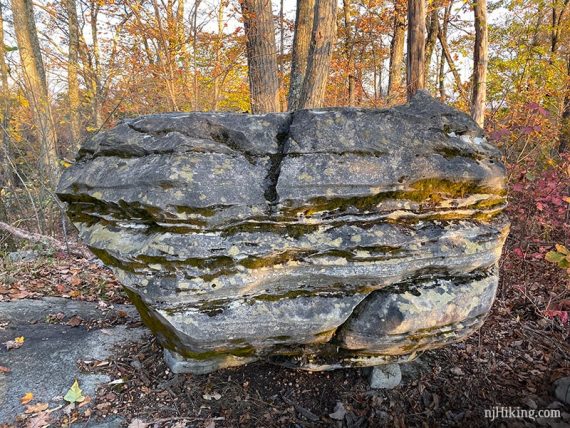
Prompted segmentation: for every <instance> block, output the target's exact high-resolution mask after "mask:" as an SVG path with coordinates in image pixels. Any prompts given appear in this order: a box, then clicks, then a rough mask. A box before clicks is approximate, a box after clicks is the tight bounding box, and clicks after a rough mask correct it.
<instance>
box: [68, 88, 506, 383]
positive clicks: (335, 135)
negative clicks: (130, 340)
mask: <svg viewBox="0 0 570 428" xmlns="http://www.w3.org/2000/svg"><path fill="white" fill-rule="evenodd" d="M57 193H58V196H59V198H60V199H61V200H62V201H64V202H67V204H68V205H67V206H68V215H69V217H70V219H71V221H72V222H73V223H74V224H75V225H76V226H77V228H78V229H79V232H80V235H81V238H82V239H83V240H84V241H85V243H86V244H87V245H88V246H89V248H90V249H91V250H92V251H93V252H94V253H95V254H96V255H97V256H98V257H99V258H100V259H101V260H102V261H103V262H104V263H106V264H107V265H108V266H111V267H112V268H113V269H114V271H115V272H116V274H117V276H118V278H119V279H120V281H121V282H122V283H123V285H124V286H125V288H126V290H127V293H128V294H129V296H130V297H131V299H132V301H133V302H134V304H135V305H136V306H137V308H138V310H139V312H140V314H141V317H142V319H143V321H144V322H145V323H146V324H147V325H148V327H150V329H151V330H152V331H153V332H154V333H155V334H156V336H157V337H158V338H159V340H160V342H161V343H162V345H163V346H164V348H165V353H166V357H167V358H166V359H167V362H168V363H169V364H170V366H171V367H172V368H173V370H175V371H190V372H194V373H206V372H209V371H212V370H215V369H217V368H222V367H228V366H234V365H240V364H244V363H247V362H250V361H254V360H256V359H259V358H271V359H273V360H274V361H277V362H281V363H283V364H286V365H289V366H292V367H300V368H306V369H315V370H324V369H331V368H337V367H347V366H370V365H377V364H381V363H389V362H394V361H399V360H403V359H404V360H405V359H409V358H413V356H414V355H415V353H417V352H418V351H422V350H425V349H428V348H434V347H439V346H442V345H445V344H447V343H450V342H453V341H456V340H460V339H462V338H465V337H466V336H467V335H469V334H470V333H472V332H473V331H475V330H476V329H477V328H479V327H480V326H481V324H482V322H483V320H484V318H485V315H486V314H487V313H488V311H489V309H490V307H491V304H492V302H493V299H494V296H495V292H496V288H497V279H498V277H497V275H498V271H497V261H498V259H499V257H500V254H501V248H502V245H503V242H504V240H505V238H506V235H507V233H508V221H507V220H506V217H505V216H504V214H502V210H503V208H504V207H505V204H506V200H505V182H504V168H503V166H502V164H501V162H500V154H499V152H498V150H497V149H496V148H495V147H494V146H493V145H491V144H490V143H488V142H487V140H486V139H485V137H484V135H483V132H482V130H481V129H480V128H479V127H478V126H477V125H476V124H475V123H474V122H473V121H472V120H471V119H470V118H469V117H468V116H467V115H465V114H463V113H461V112H459V111H457V110H454V109H452V108H450V107H448V106H446V105H444V104H441V103H439V102H438V101H436V100H434V99H433V98H431V97H429V95H427V94H425V93H419V94H418V95H417V96H416V97H415V98H414V99H413V100H412V102H411V103H409V104H407V105H405V106H400V107H396V108H392V109H384V110H368V109H354V108H331V109H322V110H302V111H298V112H295V113H282V114H267V115H258V116H252V115H245V114H230V113H171V114H161V115H151V116H144V117H140V118H137V119H132V120H125V121H123V122H121V123H120V124H119V125H117V126H116V127H115V128H114V129H111V130H109V131H106V132H103V133H100V134H98V135H96V136H95V137H94V138H93V139H92V140H90V141H89V142H87V143H86V144H85V145H84V146H83V147H82V148H81V150H80V152H79V154H78V157H77V162H76V163H75V164H74V165H73V166H71V167H70V168H68V169H66V170H65V172H64V174H63V177H62V178H61V182H60V183H59V187H58V190H57Z"/></svg>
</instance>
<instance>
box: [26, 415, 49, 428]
mask: <svg viewBox="0 0 570 428" xmlns="http://www.w3.org/2000/svg"><path fill="white" fill-rule="evenodd" d="M49 418H50V414H49V413H48V412H42V413H38V414H37V415H36V416H34V417H33V418H31V419H28V421H27V423H26V428H43V427H45V426H48V425H49Z"/></svg>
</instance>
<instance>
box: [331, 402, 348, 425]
mask: <svg viewBox="0 0 570 428" xmlns="http://www.w3.org/2000/svg"><path fill="white" fill-rule="evenodd" d="M345 415H346V409H345V408H344V406H343V404H342V403H341V402H340V401H337V403H336V406H335V408H334V413H330V414H329V417H330V418H331V419H334V420H335V421H342V420H343V419H344V416H345Z"/></svg>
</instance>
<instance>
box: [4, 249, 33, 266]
mask: <svg viewBox="0 0 570 428" xmlns="http://www.w3.org/2000/svg"><path fill="white" fill-rule="evenodd" d="M39 257H40V253H38V252H37V251H33V250H29V251H14V252H12V253H8V260H10V261H11V262H12V263H19V262H33V261H34V260H37V259H38V258H39Z"/></svg>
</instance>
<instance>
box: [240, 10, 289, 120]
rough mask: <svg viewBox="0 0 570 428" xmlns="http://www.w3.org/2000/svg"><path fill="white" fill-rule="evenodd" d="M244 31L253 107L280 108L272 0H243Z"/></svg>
mask: <svg viewBox="0 0 570 428" xmlns="http://www.w3.org/2000/svg"><path fill="white" fill-rule="evenodd" d="M240 2H241V8H242V14H243V20H244V27H245V35H246V38H247V64H248V68H249V89H250V96H251V111H252V113H254V114H259V113H270V112H276V111H279V76H278V70H277V48H276V44H275V27H274V24H273V11H272V9H271V0H240Z"/></svg>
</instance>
